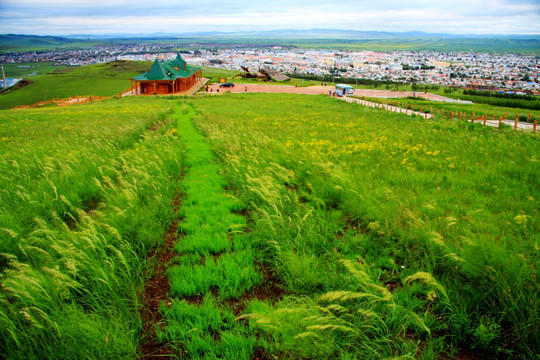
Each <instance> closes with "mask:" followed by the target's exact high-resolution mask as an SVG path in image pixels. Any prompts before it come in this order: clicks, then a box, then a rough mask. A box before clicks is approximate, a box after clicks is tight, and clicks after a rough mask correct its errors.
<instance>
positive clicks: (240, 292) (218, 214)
mask: <svg viewBox="0 0 540 360" xmlns="http://www.w3.org/2000/svg"><path fill="white" fill-rule="evenodd" d="M195 116H196V112H195V111H194V109H193V107H192V106H191V105H190V104H188V103H185V102H184V103H182V104H181V105H180V106H179V107H178V109H177V111H176V115H175V117H176V119H178V133H179V134H180V136H181V138H182V140H183V141H184V142H185V144H186V161H185V164H186V175H185V177H184V179H183V182H182V186H183V189H184V198H183V202H182V210H181V214H180V215H181V216H182V222H181V223H180V224H179V231H180V232H181V235H182V237H181V238H180V239H179V241H178V243H177V244H176V246H175V248H176V250H177V251H178V253H179V257H178V258H177V259H176V260H175V262H174V263H173V264H171V267H170V268H169V270H168V272H167V274H168V276H169V278H170V284H171V296H172V298H173V301H172V302H171V304H170V308H164V309H163V311H164V313H165V318H166V319H167V322H168V324H167V328H166V329H165V330H164V331H162V332H160V336H159V337H160V339H161V341H163V342H167V343H169V344H170V345H171V346H172V347H173V348H174V349H176V351H177V353H178V354H180V355H181V356H183V357H185V358H190V359H198V358H223V357H224V358H231V359H232V358H234V359H237V358H238V359H250V358H252V355H253V344H254V342H255V339H254V337H253V336H252V335H250V334H249V333H247V331H246V329H244V327H243V326H242V325H241V324H239V323H235V322H234V317H233V314H232V311H231V309H222V307H220V302H224V301H231V300H237V301H239V299H240V298H241V297H242V296H244V295H245V294H246V293H247V292H249V291H250V290H252V288H254V287H255V286H257V285H259V284H260V283H261V282H262V280H263V277H262V275H261V274H260V273H259V271H258V269H257V266H256V264H255V260H254V256H253V252H252V250H251V244H250V241H249V238H248V236H247V235H246V234H244V232H243V229H244V227H245V226H246V224H245V222H246V219H245V218H244V217H243V216H241V215H238V214H235V212H240V211H241V210H242V209H243V208H244V205H243V204H242V203H241V202H240V201H238V200H237V199H235V198H234V197H232V196H231V195H229V194H226V193H225V191H224V189H223V187H224V186H225V185H226V183H225V182H224V180H223V178H222V177H221V176H220V174H219V169H218V167H217V165H216V164H215V160H214V156H213V154H212V152H211V150H210V147H209V145H208V144H207V143H206V142H205V141H204V138H203V137H202V136H201V135H200V134H199V132H198V131H197V130H196V129H195V128H194V126H193V124H192V120H193V118H194V117H195ZM197 299H204V300H203V301H202V303H198V304H189V303H188V301H191V302H195V303H196V302H197Z"/></svg>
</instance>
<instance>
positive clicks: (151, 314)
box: [140, 196, 182, 359]
mask: <svg viewBox="0 0 540 360" xmlns="http://www.w3.org/2000/svg"><path fill="white" fill-rule="evenodd" d="M181 201H182V199H181V198H180V196H177V197H176V198H175V199H174V201H173V209H174V212H175V213H177V212H178V210H179V209H180V207H181ZM178 221H179V220H178V219H175V220H174V221H173V222H172V224H171V226H170V228H169V229H168V230H167V232H166V234H165V243H164V244H163V245H162V246H161V247H160V248H157V247H156V248H155V249H153V250H152V252H151V253H150V254H149V255H148V258H149V259H152V258H154V261H155V264H156V265H155V268H154V276H152V278H151V279H150V280H149V281H148V282H147V283H146V285H145V287H144V295H143V296H144V297H143V307H142V309H141V319H142V322H143V334H142V340H141V353H142V354H141V357H140V359H163V358H167V357H171V356H172V355H171V354H174V350H173V349H172V348H171V347H170V346H168V345H167V344H161V343H159V342H158V340H157V334H156V332H157V330H158V328H161V327H162V326H164V323H165V319H164V318H163V314H162V313H161V311H160V310H159V307H160V306H161V303H163V302H169V303H170V297H169V296H170V288H171V287H170V284H169V278H168V277H167V266H168V264H169V262H170V261H171V259H172V257H173V256H174V254H175V253H174V244H175V243H176V241H177V230H178Z"/></svg>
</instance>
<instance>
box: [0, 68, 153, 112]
mask: <svg viewBox="0 0 540 360" xmlns="http://www.w3.org/2000/svg"><path fill="white" fill-rule="evenodd" d="M149 68H150V63H148V62H142V61H114V62H109V63H103V64H96V65H88V66H81V67H72V68H63V69H57V70H56V71H53V72H52V73H49V74H43V75H36V76H32V77H28V78H27V79H28V80H29V81H31V84H30V85H28V86H25V87H23V88H21V89H18V90H14V91H10V92H8V93H6V94H2V95H0V109H10V108H13V107H15V106H18V105H31V104H35V103H37V102H39V101H44V100H50V99H62V98H67V97H70V96H112V95H116V94H119V93H120V92H122V91H124V90H126V89H129V87H130V80H129V79H130V78H131V77H133V76H136V75H138V74H140V73H143V72H146V71H148V70H149Z"/></svg>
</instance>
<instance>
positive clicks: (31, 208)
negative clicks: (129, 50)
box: [0, 100, 182, 359]
mask: <svg viewBox="0 0 540 360" xmlns="http://www.w3.org/2000/svg"><path fill="white" fill-rule="evenodd" d="M167 109H168V106H167V105H166V104H165V103H163V102H162V103H159V102H155V101H154V102H148V101H139V100H129V101H122V102H121V103H118V102H104V103H102V104H99V105H98V104H93V105H89V106H84V107H76V108H72V109H62V110H57V109H43V110H25V111H17V112H9V113H8V112H0V117H1V121H0V122H1V128H0V129H1V130H0V131H1V132H2V139H4V140H3V141H2V143H1V144H0V145H1V147H0V151H1V153H2V160H1V161H0V168H1V172H2V174H3V175H2V178H1V180H0V181H1V188H2V189H3V191H2V192H1V194H0V197H1V199H0V202H1V203H2V212H1V214H2V215H1V217H0V228H1V229H2V230H1V231H0V237H1V241H0V244H1V251H0V252H1V253H2V255H0V259H1V261H0V270H1V277H0V284H1V288H2V292H1V295H0V302H1V303H2V306H1V307H0V323H1V326H0V333H1V337H0V338H1V340H0V354H1V355H2V357H5V358H21V359H23V358H24V359H38V358H55V359H74V358H81V357H84V358H89V359H90V358H92V359H97V358H100V359H106V358H110V359H119V358H134V357H135V356H136V354H137V347H138V344H139V337H140V328H141V327H140V320H139V319H138V307H139V304H138V298H139V294H140V291H141V287H142V284H143V282H144V280H145V276H146V272H147V271H148V268H147V265H146V263H145V255H146V252H147V251H148V250H149V249H150V248H152V247H154V246H156V245H158V244H159V243H161V242H162V234H163V232H164V230H165V229H166V228H167V227H168V225H169V222H170V221H171V219H172V217H173V216H174V214H173V213H172V208H171V206H170V204H171V200H172V198H173V196H174V194H175V192H176V191H177V190H178V188H177V185H176V184H177V183H176V181H175V179H177V177H178V176H179V174H180V172H181V167H182V155H181V154H182V144H181V143H180V142H179V141H178V139H177V137H176V136H175V132H173V131H171V130H174V122H173V121H171V120H170V119H169V123H168V125H166V126H164V127H162V128H161V129H159V130H158V131H148V130H146V129H147V128H149V127H150V126H151V125H152V124H154V123H156V122H161V121H162V120H163V119H166V117H167Z"/></svg>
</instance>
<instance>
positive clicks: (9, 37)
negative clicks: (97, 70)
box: [0, 34, 96, 51]
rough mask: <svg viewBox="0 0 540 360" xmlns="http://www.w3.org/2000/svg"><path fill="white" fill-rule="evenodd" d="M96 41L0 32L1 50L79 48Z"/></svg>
mask: <svg viewBox="0 0 540 360" xmlns="http://www.w3.org/2000/svg"><path fill="white" fill-rule="evenodd" d="M95 43H96V42H95V41H89V40H88V39H86V40H82V39H74V38H67V37H61V36H37V35H17V34H3V35H2V34H0V50H1V51H29V50H50V49H57V48H80V47H87V46H92V45H94V44H95Z"/></svg>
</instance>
